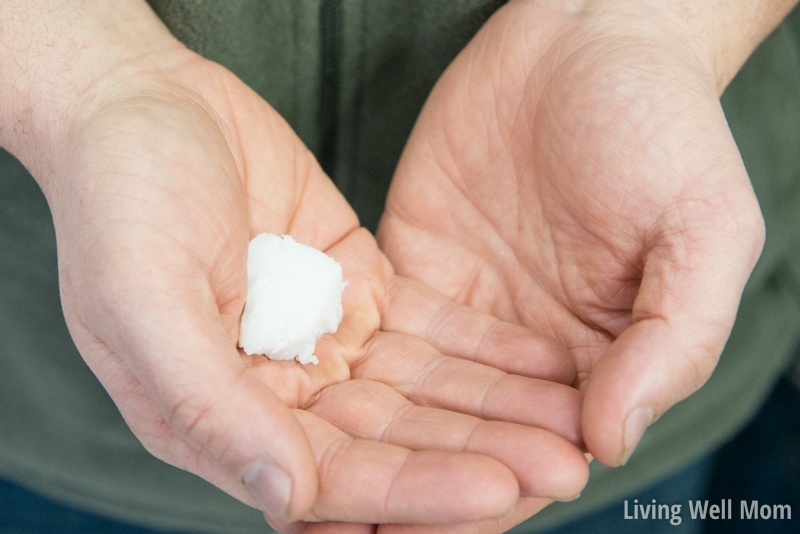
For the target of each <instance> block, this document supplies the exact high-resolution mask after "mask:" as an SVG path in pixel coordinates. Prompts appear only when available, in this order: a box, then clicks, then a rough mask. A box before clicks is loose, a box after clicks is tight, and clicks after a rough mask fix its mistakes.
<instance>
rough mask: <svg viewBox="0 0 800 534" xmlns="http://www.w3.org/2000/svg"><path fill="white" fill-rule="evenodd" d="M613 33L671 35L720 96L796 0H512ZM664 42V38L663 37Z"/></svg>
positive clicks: (639, 36)
mask: <svg viewBox="0 0 800 534" xmlns="http://www.w3.org/2000/svg"><path fill="white" fill-rule="evenodd" d="M517 2H518V3H527V4H532V5H534V6H535V7H536V8H537V9H540V10H544V11H546V12H548V13H550V14H556V15H557V16H558V18H559V19H561V21H562V22H564V21H567V20H568V21H569V22H574V23H580V24H587V23H588V24H598V25H599V26H600V27H602V28H603V29H604V30H607V31H608V32H610V33H611V34H612V35H616V36H621V37H624V36H633V37H634V38H637V39H638V38H642V37H644V38H648V37H654V38H656V39H659V40H663V39H665V38H666V39H668V40H669V39H672V40H673V46H674V45H677V46H676V47H675V49H676V50H677V49H679V48H680V47H684V48H685V49H687V50H688V51H689V52H690V53H691V54H692V55H693V56H694V59H695V60H696V66H698V67H699V68H700V69H701V70H702V71H703V72H704V74H705V75H706V76H707V77H708V79H709V80H710V81H711V82H712V83H713V84H714V86H715V88H716V91H717V93H718V94H721V93H722V92H723V91H724V89H725V87H726V86H727V85H728V83H730V81H731V80H732V79H733V77H734V76H735V75H736V73H737V72H738V71H739V69H740V68H741V66H742V65H743V64H744V62H745V61H746V60H747V58H748V57H749V56H750V54H751V53H752V52H753V51H754V50H755V49H756V48H757V47H758V45H759V44H760V43H761V42H762V41H763V40H764V39H765V38H766V37H767V36H768V35H769V34H770V33H771V32H772V31H773V30H774V29H775V28H776V27H777V26H778V24H780V22H781V21H782V20H783V18H784V17H785V16H786V15H787V14H788V13H789V12H790V11H791V10H792V8H793V7H794V6H795V5H797V3H798V0H752V1H746V2H743V1H741V0H716V1H713V2H712V1H710V0H698V1H681V0H517ZM665 43H666V41H665Z"/></svg>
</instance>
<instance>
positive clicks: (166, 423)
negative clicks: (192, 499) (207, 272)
mask: <svg viewBox="0 0 800 534" xmlns="http://www.w3.org/2000/svg"><path fill="white" fill-rule="evenodd" d="M204 293H205V294H206V298H203V297H202V296H201V295H203V294H204ZM167 295H169V293H164V292H159V294H156V295H152V294H151V295H149V296H148V294H147V292H145V291H142V292H139V293H138V298H137V300H139V302H138V304H137V305H136V306H132V305H130V302H128V304H129V305H127V306H121V305H113V306H103V307H102V308H103V309H104V312H103V313H102V315H99V314H96V315H95V314H93V315H94V316H93V317H91V319H92V320H91V321H90V324H91V327H92V328H91V329H89V328H86V327H83V326H82V325H83V324H86V323H84V322H78V324H76V321H75V320H73V321H71V322H72V324H71V325H70V328H71V330H72V331H73V337H74V338H75V341H76V344H77V345H78V347H79V348H80V349H81V353H82V354H83V356H84V358H85V359H86V361H87V363H88V364H89V366H90V367H91V368H92V370H93V371H94V373H95V374H96V375H97V376H98V378H99V379H100V381H101V382H102V383H103V385H104V386H105V388H106V389H107V390H108V392H109V394H110V395H111V397H112V398H113V399H114V401H115V403H116V404H117V406H118V408H119V409H120V412H121V413H122V415H123V417H124V418H125V420H126V422H127V423H128V425H129V426H130V427H131V429H132V430H133V432H134V434H136V436H137V437H138V438H139V439H140V440H141V441H142V443H143V444H144V445H145V447H146V448H147V449H148V450H149V451H150V452H151V453H152V454H154V455H155V456H156V457H158V458H160V459H162V460H164V461H165V462H167V463H170V464H172V465H175V466H177V467H180V468H182V469H186V470H188V471H190V472H192V473H195V474H197V475H199V476H201V477H203V478H205V479H206V480H208V481H209V482H211V483H212V484H214V485H216V486H218V487H219V488H221V489H223V490H224V491H226V492H228V493H229V494H231V495H233V496H234V497H236V498H238V499H239V500H241V501H243V502H245V503H247V504H249V505H251V506H253V507H255V508H258V509H260V510H261V511H262V512H264V513H265V515H267V516H269V517H271V518H273V519H275V520H280V521H293V520H297V519H299V518H301V517H303V516H304V515H305V514H306V513H307V512H308V510H310V508H311V506H312V505H313V503H314V502H315V500H316V497H317V472H316V462H315V460H314V456H313V452H312V450H311V447H310V445H309V443H308V440H307V438H306V435H305V432H304V431H303V429H302V428H301V426H300V425H299V423H298V421H297V419H296V418H295V417H294V415H293V414H292V412H291V410H290V409H289V407H288V406H286V405H285V404H284V403H283V402H282V401H281V399H280V398H279V397H278V395H276V394H275V393H274V392H273V391H272V390H271V389H270V388H269V387H267V385H265V384H264V383H263V382H262V381H260V380H259V379H258V378H257V377H256V376H255V375H254V374H252V373H249V372H247V371H248V370H247V368H246V366H245V364H244V363H243V360H242V358H241V356H240V354H239V352H238V350H237V348H236V345H235V342H233V341H231V336H230V335H229V334H228V333H227V332H226V328H225V326H224V321H223V320H222V319H221V317H220V315H219V313H218V310H217V307H216V303H215V301H214V299H213V296H212V295H210V290H208V289H206V290H205V291H204V290H203V289H202V288H198V290H197V291H196V292H194V295H195V298H192V299H186V302H181V303H179V302H175V299H174V296H175V295H174V293H173V295H171V296H167ZM198 296H200V297H199V298H198ZM178 300H181V299H178ZM187 302H188V303H189V304H191V305H187ZM137 310H138V312H137ZM120 325H122V326H120Z"/></svg>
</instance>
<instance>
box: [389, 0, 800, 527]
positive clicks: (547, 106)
mask: <svg viewBox="0 0 800 534" xmlns="http://www.w3.org/2000/svg"><path fill="white" fill-rule="evenodd" d="M795 3H796V2H794V1H761V2H735V1H715V2H711V1H701V2H680V1H663V0H661V1H652V2H651V1H592V0H587V1H558V0H551V1H537V0H516V1H512V2H509V4H507V5H506V6H505V7H504V8H502V9H501V10H499V11H498V12H497V13H496V14H495V15H494V16H493V17H492V18H491V19H490V20H489V21H488V22H487V23H486V24H485V25H484V27H483V28H482V29H481V30H480V32H479V33H478V34H477V35H476V36H475V38H474V39H473V40H472V41H471V42H470V43H469V45H468V46H467V47H466V48H465V49H464V50H463V51H462V52H461V54H460V55H459V56H458V57H457V58H456V59H455V61H454V62H453V63H452V65H451V66H450V67H449V68H448V69H447V71H446V72H445V73H444V74H443V76H442V77H441V79H440V80H439V81H438V83H437V85H436V87H435V88H434V90H433V92H432V94H431V95H430V97H429V99H428V101H427V103H426V105H425V107H424V109H423V111H422V112H421V115H420V117H419V119H418V121H417V123H416V125H415V128H414V131H413V132H412V134H411V137H410V139H409V141H408V144H407V146H406V149H405V151H404V153H403V155H402V158H401V161H400V163H399V166H398V168H397V171H396V174H395V176H394V180H393V183H392V187H391V190H390V193H389V197H388V201H387V207H386V212H385V214H384V217H383V219H382V221H381V225H380V228H379V231H378V238H379V243H380V246H381V248H382V249H383V250H384V251H385V253H386V254H387V256H388V257H389V259H390V261H391V262H392V264H393V265H394V267H395V269H396V270H397V272H398V273H399V274H402V275H404V276H408V277H410V278H413V279H415V280H417V281H420V282H422V283H425V284H429V285H431V286H433V287H437V288H439V289H440V290H441V291H443V292H444V293H445V295H447V296H448V297H450V298H452V299H453V300H455V301H457V302H460V303H463V304H467V305H470V306H474V307H476V308H478V309H481V310H483V311H485V312H487V313H490V314H492V315H494V316H496V317H498V318H501V319H503V320H505V321H508V322H513V323H517V324H520V325H524V326H527V327H529V328H532V329H536V330H539V331H542V332H545V333H548V334H550V335H552V336H553V337H555V338H556V339H558V340H560V341H561V342H562V343H564V345H565V346H566V347H568V349H569V351H570V353H571V354H572V356H573V358H574V361H575V364H576V367H577V370H578V377H577V381H576V386H577V387H579V388H580V389H581V390H582V391H584V392H585V397H584V401H583V412H582V429H583V435H584V439H585V442H586V445H587V448H588V451H589V453H591V454H592V455H593V456H594V457H595V458H596V459H598V460H599V461H601V462H603V463H604V464H607V465H609V466H616V465H620V464H622V463H625V462H626V461H627V459H628V458H629V456H630V454H631V453H632V452H633V450H634V448H635V447H636V445H637V443H638V442H639V439H640V438H641V436H642V434H643V433H644V432H645V429H646V428H647V426H648V425H649V424H651V423H652V421H654V420H655V419H657V418H658V417H660V416H661V415H662V414H663V413H664V412H665V411H666V410H667V409H669V408H670V407H671V406H672V405H673V404H675V403H676V402H678V401H679V400H681V399H683V398H685V397H686V396H688V395H689V394H691V393H692V392H693V391H695V390H696V389H698V388H699V387H700V386H701V385H702V384H703V383H704V382H705V381H706V380H707V379H708V377H709V376H710V374H711V372H712V370H713V369H714V367H715V365H716V362H717V361H718V358H719V355H720V353H721V351H722V348H723V346H724V344H725V342H726V340H727V338H728V336H729V334H730V330H731V328H732V324H733V321H734V318H735V315H736V310H737V307H738V304H739V299H740V297H741V293H742V290H743V287H744V284H745V282H746V280H747V278H748V276H749V274H750V272H751V270H752V268H753V266H754V264H755V262H756V260H757V258H758V256H759V254H760V251H761V248H762V245H763V239H764V226H763V220H762V217H761V213H760V210H759V207H758V204H757V201H756V198H755V196H754V194H753V191H752V188H751V186H750V183H749V180H748V177H747V174H746V172H745V169H744V166H743V164H742V161H741V158H740V155H739V152H738V150H737V147H736V145H735V144H734V141H733V139H732V137H731V134H730V131H729V128H728V126H727V123H726V121H725V117H724V115H723V112H722V109H721V107H720V103H719V95H720V94H721V92H722V91H723V90H724V87H725V86H726V84H727V83H728V82H729V81H730V80H731V79H732V78H733V76H734V74H735V73H736V71H737V70H738V69H739V68H740V67H741V65H742V64H743V62H744V61H745V60H746V58H747V57H748V55H749V54H750V53H751V52H752V51H753V50H754V49H755V47H756V46H757V45H758V43H759V42H760V41H761V40H762V39H763V38H764V37H765V36H766V35H767V34H768V33H769V32H770V31H771V30H772V29H773V28H774V27H775V26H776V25H777V24H778V23H779V22H780V20H781V19H782V18H783V17H784V16H785V15H786V13H788V11H789V10H790V9H791V8H792V7H793V6H794V4H795ZM540 507H541V503H540V502H539V501H532V502H531V503H530V504H527V503H526V502H525V501H524V500H523V501H522V502H521V503H520V504H519V505H518V506H517V509H516V511H515V512H514V514H512V515H511V516H509V517H508V518H506V519H505V520H502V521H499V522H489V523H482V524H476V525H471V526H470V527H469V528H467V527H465V530H463V531H459V532H497V531H502V530H503V529H504V528H508V527H510V526H511V525H513V524H514V523H516V522H518V521H520V520H521V519H522V518H524V517H525V516H526V515H530V514H531V513H533V512H535V511H536V510H538V509H539V508H540ZM387 531H391V532H396V531H397V532H403V531H406V529H405V528H399V527H398V528H396V529H387ZM425 532H438V530H437V529H430V530H425Z"/></svg>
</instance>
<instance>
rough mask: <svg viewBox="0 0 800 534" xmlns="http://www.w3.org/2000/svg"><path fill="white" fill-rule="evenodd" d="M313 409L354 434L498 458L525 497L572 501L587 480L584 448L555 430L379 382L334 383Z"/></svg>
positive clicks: (419, 447) (411, 445) (365, 437)
mask: <svg viewBox="0 0 800 534" xmlns="http://www.w3.org/2000/svg"><path fill="white" fill-rule="evenodd" d="M309 411H310V412H312V413H314V414H316V415H318V416H320V417H322V418H324V419H326V420H327V421H329V422H331V423H332V424H334V425H335V426H336V427H337V428H339V429H341V430H343V431H344V432H346V433H347V434H348V435H350V436H352V437H355V438H359V439H369V440H375V441H383V442H385V443H390V444H393V445H399V446H401V447H405V448H408V449H412V450H427V449H436V450H445V451H454V452H458V451H463V452H470V453H477V454H482V455H485V456H488V457H490V458H494V459H495V460H497V461H499V462H501V463H502V464H503V465H505V466H507V467H508V468H509V469H510V470H511V471H512V472H513V473H514V476H515V477H516V478H517V481H518V483H519V487H520V492H521V493H522V494H523V495H526V496H538V497H551V498H554V499H571V498H573V497H574V496H575V495H577V494H578V493H580V491H581V490H582V489H583V487H584V485H585V484H586V481H587V478H588V465H587V463H586V459H585V458H584V456H583V454H582V453H581V451H580V450H579V449H578V448H576V447H575V446H574V445H572V444H570V443H569V442H567V441H566V440H564V439H563V438H560V437H558V436H556V435H554V434H553V433H551V432H548V431H545V430H541V429H538V428H531V427H527V426H522V425H516V424H512V423H501V422H496V421H484V420H482V419H479V418H477V417H472V416H469V415H464V414H459V413H454V412H449V411H446V410H439V409H435V408H428V407H424V406H416V405H414V404H413V403H411V402H409V401H408V400H407V399H406V398H405V397H403V396H402V395H400V394H399V393H397V392H396V391H394V390H393V389H391V388H390V387H388V386H386V385H384V384H380V383H377V382H372V381H368V380H350V381H348V382H344V383H342V384H337V385H336V386H332V387H329V388H327V389H325V390H324V391H323V392H322V393H321V394H320V395H319V397H318V398H317V399H316V401H315V402H314V404H313V406H311V407H310V408H309Z"/></svg>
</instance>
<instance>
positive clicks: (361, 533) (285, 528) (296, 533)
mask: <svg viewBox="0 0 800 534" xmlns="http://www.w3.org/2000/svg"><path fill="white" fill-rule="evenodd" d="M270 526H271V527H272V528H274V529H275V530H277V531H278V532H279V533H280V534H375V533H376V532H377V531H378V525H370V524H366V523H342V522H336V521H325V522H323V523H308V522H305V521H300V522H297V523H293V524H291V525H284V524H279V523H274V522H272V521H271V522H270Z"/></svg>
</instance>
